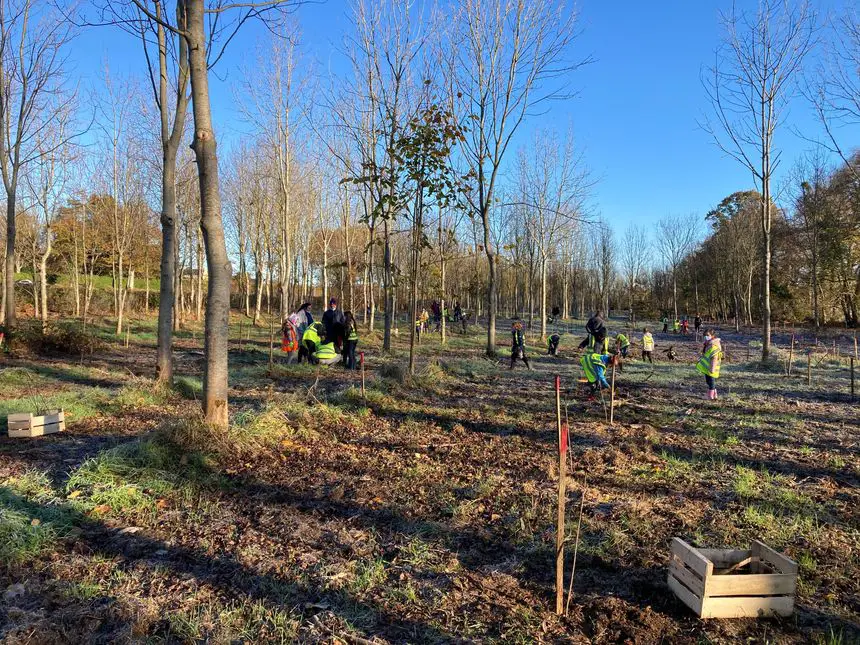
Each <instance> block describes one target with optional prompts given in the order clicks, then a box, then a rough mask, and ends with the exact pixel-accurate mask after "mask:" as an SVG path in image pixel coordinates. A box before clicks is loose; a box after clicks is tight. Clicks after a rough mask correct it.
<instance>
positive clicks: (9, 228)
mask: <svg viewBox="0 0 860 645" xmlns="http://www.w3.org/2000/svg"><path fill="white" fill-rule="evenodd" d="M15 215H16V213H15V190H14V188H13V189H12V190H11V191H8V190H7V191H6V282H5V285H6V291H5V292H4V295H5V296H6V302H5V307H4V309H3V311H4V313H5V325H6V328H7V329H9V328H12V327H14V326H15V323H16V322H17V321H16V319H15V236H16V228H15Z"/></svg>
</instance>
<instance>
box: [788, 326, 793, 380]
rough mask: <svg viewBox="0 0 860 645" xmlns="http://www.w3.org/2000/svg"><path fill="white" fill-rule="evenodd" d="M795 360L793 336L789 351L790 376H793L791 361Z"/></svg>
mask: <svg viewBox="0 0 860 645" xmlns="http://www.w3.org/2000/svg"><path fill="white" fill-rule="evenodd" d="M792 360H794V334H792V335H791V347H790V348H789V350H788V375H789V376H791V361H792Z"/></svg>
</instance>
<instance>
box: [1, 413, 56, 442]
mask: <svg viewBox="0 0 860 645" xmlns="http://www.w3.org/2000/svg"><path fill="white" fill-rule="evenodd" d="M7 422H8V425H9V436H10V437H13V438H22V437H41V436H42V435H45V434H51V433H53V432H62V431H63V430H65V429H66V417H65V413H64V412H63V411H62V410H54V411H52V412H46V413H45V414H41V415H38V414H33V413H32V412H20V413H17V414H10V415H9V417H8V419H7Z"/></svg>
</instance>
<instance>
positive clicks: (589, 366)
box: [579, 353, 621, 400]
mask: <svg viewBox="0 0 860 645" xmlns="http://www.w3.org/2000/svg"><path fill="white" fill-rule="evenodd" d="M579 363H580V365H582V371H583V372H585V379H586V380H587V381H588V387H589V391H590V394H591V396H590V397H589V400H594V397H595V395H597V394H599V393H600V391H601V390H608V389H609V387H610V386H609V381H607V380H606V370H607V369H608V368H610V367H612V366H613V365H615V366H616V367H620V366H621V357H620V356H618V355H617V354H597V353H586V354H585V356H583V357H582V358H580V359H579Z"/></svg>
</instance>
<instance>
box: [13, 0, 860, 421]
mask: <svg viewBox="0 0 860 645" xmlns="http://www.w3.org/2000/svg"><path fill="white" fill-rule="evenodd" d="M295 5H296V3H295V2H286V1H271V2H261V3H236V2H230V1H228V0H176V2H166V1H165V0H124V1H120V2H116V1H114V2H100V3H94V4H93V6H92V7H90V6H87V7H85V8H84V10H83V11H81V9H80V7H76V6H69V7H68V8H66V10H65V11H64V10H63V7H62V4H59V5H58V4H57V3H51V4H50V6H48V5H46V6H43V5H42V4H41V3H39V4H36V3H35V2H34V1H33V0H0V80H2V82H0V127H2V128H3V132H2V133H0V135H2V136H0V170H2V175H3V180H4V188H5V193H6V198H7V200H6V203H7V208H6V211H5V216H4V223H5V228H6V245H5V251H4V255H5V262H4V265H3V274H4V276H3V277H4V280H3V292H2V293H3V309H2V314H0V315H2V316H3V317H4V320H5V324H6V325H7V326H10V327H14V325H15V322H16V320H15V319H16V315H17V314H19V313H20V312H21V311H22V310H23V309H22V308H21V306H20V302H18V303H16V292H17V293H18V295H19V296H21V295H23V296H24V297H25V298H26V297H27V296H29V298H30V299H31V300H32V303H33V306H34V313H35V315H37V316H38V317H39V318H40V319H41V320H42V322H43V323H47V321H48V318H49V315H50V314H61V315H74V316H78V317H81V318H82V319H83V320H84V321H86V319H87V316H88V315H89V314H90V313H91V311H92V308H93V307H94V306H95V307H97V308H99V309H106V310H107V311H109V312H110V313H111V314H112V315H113V316H114V317H115V319H116V332H117V333H120V332H121V331H122V330H123V326H124V325H125V324H127V320H128V317H129V315H130V312H129V309H130V308H131V309H132V315H139V314H141V313H142V314H144V315H145V314H146V313H148V312H149V309H150V307H155V306H157V307H158V336H159V341H158V358H157V371H158V375H159V378H160V379H161V380H163V381H165V382H170V380H171V379H172V353H171V352H172V350H171V346H172V332H173V330H175V329H176V328H177V327H178V326H179V325H181V324H182V322H183V320H185V319H187V318H188V317H193V318H195V319H202V320H204V321H205V325H206V333H205V353H206V370H205V374H204V392H205V396H204V399H205V401H204V408H205V412H206V416H207V419H208V420H209V421H210V422H212V423H216V424H221V425H223V424H225V423H226V422H227V363H226V361H227V340H228V332H227V322H228V314H229V311H230V307H231V305H232V306H233V307H234V308H235V309H237V310H239V311H241V312H243V313H244V315H246V316H247V317H248V318H249V319H250V320H251V321H252V322H253V324H260V323H261V321H262V320H263V318H264V316H269V315H271V316H277V317H279V318H281V317H284V316H285V315H287V314H288V313H289V312H290V311H292V310H294V309H295V308H296V307H297V306H298V305H300V304H301V303H302V302H304V301H306V300H310V301H311V302H313V303H314V305H315V306H319V305H321V304H323V303H325V302H326V301H327V300H328V299H329V297H330V296H333V295H334V296H337V297H339V298H340V299H341V306H342V307H344V308H347V309H352V310H353V311H354V312H356V317H357V318H358V319H359V320H360V321H362V322H363V324H364V325H365V326H366V328H367V329H368V330H372V329H373V328H374V326H375V325H376V324H378V323H377V312H381V313H382V314H383V315H382V322H381V330H380V331H381V333H382V337H383V347H384V349H386V350H388V349H390V348H391V343H392V336H393V334H394V333H396V330H397V314H398V313H401V314H406V319H407V320H408V321H410V323H409V325H410V328H412V327H413V326H412V325H411V320H412V317H413V316H414V315H415V314H416V313H417V311H418V310H420V309H421V308H422V307H424V306H427V305H428V304H429V301H430V300H437V301H440V302H441V305H442V306H443V307H446V306H449V307H450V306H453V304H454V301H457V302H458V303H459V304H460V305H461V306H462V307H464V308H465V309H466V310H467V311H469V312H470V314H472V315H474V317H475V320H476V321H477V320H478V319H480V318H482V319H484V320H485V321H486V330H487V346H486V349H487V352H488V353H490V354H492V353H494V352H495V350H496V339H495V332H496V318H497V316H498V315H499V314H500V313H501V314H504V315H508V316H513V315H518V316H522V317H526V318H528V321H529V325H530V326H533V328H534V329H535V330H536V331H538V332H539V333H540V335H541V336H544V335H545V334H546V333H547V320H548V319H549V317H550V310H551V309H554V308H558V310H559V312H558V313H559V315H561V316H562V317H564V318H569V317H572V316H575V317H580V316H584V315H586V314H587V312H589V311H593V310H595V309H603V310H607V311H608V310H611V309H616V310H618V309H625V310H627V311H628V312H629V315H630V317H631V319H637V318H640V317H645V316H654V315H660V314H662V313H667V314H669V315H673V316H679V315H684V314H688V315H690V314H692V313H695V312H701V313H703V314H706V315H711V316H713V317H715V318H720V319H723V320H732V321H733V322H734V323H735V324H736V325H742V324H747V325H751V324H753V323H754V321H761V322H762V330H763V335H764V338H765V340H766V341H767V339H768V338H769V334H770V319H771V315H772V313H771V312H772V311H775V312H776V315H777V316H779V317H780V318H791V319H796V320H799V319H802V318H805V317H809V318H810V319H811V320H812V321H813V322H814V323H815V324H825V323H827V322H830V321H833V320H835V318H836V317H837V314H839V315H841V316H842V319H843V320H844V322H846V323H847V324H850V325H856V324H857V317H858V313H857V308H858V297H860V277H858V276H860V272H858V266H860V260H858V237H857V234H858V228H860V227H858V194H860V193H858V182H857V180H858V173H857V167H858V157H857V156H856V155H855V156H851V152H850V151H849V150H847V148H846V144H845V142H843V141H840V140H839V136H838V135H839V132H840V129H839V127H838V126H839V125H842V124H845V123H851V122H854V121H855V120H856V119H857V115H858V114H860V110H858V107H857V106H858V104H860V99H859V98H858V96H860V92H858V86H860V79H858V77H857V72H856V70H857V69H858V68H860V66H858V65H857V64H856V63H857V62H858V61H860V35H858V33H860V30H858V27H857V20H856V16H853V15H848V16H846V17H845V18H844V19H843V20H841V21H840V22H838V23H837V24H835V25H834V26H833V30H834V31H833V34H835V35H834V36H833V37H832V38H829V39H827V42H830V41H833V42H838V43H839V44H840V46H838V47H833V48H830V49H827V48H825V50H824V53H823V54H822V56H824V57H825V58H827V57H829V58H828V59H827V64H826V65H824V66H823V67H822V68H821V69H819V70H815V71H814V72H813V73H812V74H810V75H808V76H805V75H804V70H805V62H806V59H807V58H808V55H809V53H810V52H811V51H813V50H814V48H815V47H817V46H818V45H819V40H821V33H822V30H821V29H820V26H819V25H818V23H817V22H816V21H817V18H816V16H815V15H814V14H813V13H812V12H811V11H810V10H809V9H808V8H807V7H806V6H805V5H800V6H796V7H795V6H789V5H787V4H785V3H781V2H776V1H774V2H764V3H761V6H760V7H759V9H758V10H757V11H756V12H754V13H751V14H744V13H738V12H732V13H731V14H729V15H728V16H726V17H725V27H726V31H725V33H726V39H725V47H724V48H723V49H721V50H720V52H719V54H718V56H717V59H716V62H715V64H714V66H713V68H712V69H710V70H709V71H708V73H707V74H706V75H705V76H704V78H703V81H704V83H705V86H706V89H707V94H708V96H709V98H710V99H711V103H712V105H713V111H712V112H711V119H710V120H709V121H707V122H706V123H705V124H704V127H705V129H706V130H708V131H709V132H710V133H711V134H712V135H713V136H714V139H715V141H716V142H717V143H718V145H719V146H720V148H721V149H722V150H723V151H725V152H726V153H728V154H729V155H730V156H732V157H733V158H735V159H736V160H738V161H739V162H740V163H742V164H743V165H744V166H745V167H746V168H747V169H748V170H749V171H750V172H751V174H752V177H753V178H754V182H755V186H754V189H753V190H747V191H741V192H737V193H734V194H732V195H730V196H728V197H726V199H725V200H723V201H722V203H720V204H717V205H708V207H707V212H708V214H707V216H706V217H704V218H703V217H701V216H698V217H697V216H694V215H688V216H667V217H664V218H663V219H661V220H660V221H659V222H657V223H656V224H655V225H653V226H649V227H648V228H644V227H642V226H637V225H631V226H630V227H628V228H627V229H626V230H625V231H624V232H623V234H622V233H621V232H620V231H613V229H612V228H611V227H609V226H608V225H607V224H606V223H605V222H604V221H603V220H602V219H601V218H600V217H599V216H597V215H596V214H595V213H594V212H592V210H591V209H590V208H589V192H590V189H591V187H592V185H593V180H592V179H591V176H590V174H589V172H588V169H587V165H586V163H585V160H584V158H583V155H582V153H581V151H580V150H579V148H578V146H577V145H576V141H575V139H574V136H573V130H572V126H571V125H568V127H567V128H566V129H565V128H562V129H561V130H549V129H544V130H539V131H537V132H533V133H532V136H530V137H524V136H518V135H520V134H521V133H523V132H524V129H525V127H527V126H528V124H529V122H530V120H531V119H532V118H533V117H534V116H535V115H537V114H540V113H542V112H544V111H545V110H546V109H547V107H548V106H549V105H550V104H551V103H552V102H553V101H558V100H561V99H564V98H565V97H566V96H568V95H569V90H570V87H571V83H572V81H573V79H574V78H575V75H574V72H575V70H576V69H577V68H578V67H579V66H580V65H582V64H585V63H587V62H589V61H588V59H587V57H585V56H583V55H578V53H577V51H576V47H575V45H576V36H577V34H578V28H579V27H578V17H577V14H576V13H575V12H574V11H572V9H571V8H569V7H566V6H564V5H563V4H562V3H560V2H558V3H555V2H554V3H550V4H547V3H538V2H526V1H525V0H513V1H512V0H467V1H466V2H462V3H456V4H452V5H451V6H446V7H445V11H442V10H439V9H437V8H429V7H418V6H415V5H414V4H412V3H404V2H398V1H396V0H373V1H371V0H353V1H352V2H351V4H350V7H349V16H350V18H351V21H352V25H351V28H350V30H349V32H348V33H347V34H346V35H345V37H344V38H343V41H342V43H341V45H340V47H339V55H340V56H341V57H342V59H343V61H344V62H345V63H344V65H342V66H338V67H337V68H336V69H337V70H338V71H337V72H332V73H331V74H330V75H328V78H327V80H325V81H321V80H319V79H320V78H321V77H322V76H321V75H320V74H318V73H315V71H314V70H313V69H312V64H311V63H308V62H306V61H304V60H303V59H302V46H301V34H300V30H299V28H298V26H297V25H296V24H295V22H294V21H293V15H292V10H293V9H294V8H295ZM252 20H258V21H263V22H264V23H265V26H266V27H267V29H266V30H265V33H266V36H265V38H263V39H261V40H260V41H259V42H258V43H257V49H256V50H255V51H253V52H245V54H244V55H245V56H246V59H245V62H246V65H247V70H248V71H247V72H245V73H243V74H242V75H241V78H240V80H238V81H237V82H236V83H235V84H234V90H235V92H234V94H235V96H236V105H237V108H238V112H239V113H240V114H241V123H237V124H234V126H236V127H237V128H239V129H240V130H241V135H238V136H236V137H234V139H233V141H231V146H230V147H229V149H228V150H227V152H226V154H224V153H222V154H220V156H219V154H218V153H217V152H216V151H217V146H216V137H215V126H214V124H213V119H212V110H211V106H210V100H209V91H208V74H209V70H210V69H211V68H212V67H213V66H216V65H217V64H219V61H221V60H222V59H223V57H224V56H225V52H226V51H231V52H232V51H233V50H228V45H229V44H230V42H231V41H232V40H233V38H234V36H235V34H236V33H237V32H238V30H240V29H241V28H243V26H244V25H246V24H247V23H248V22H249V21H252ZM117 28H119V29H123V30H124V31H126V32H127V33H128V34H129V37H130V38H131V39H132V40H133V41H134V42H136V43H137V46H138V47H139V48H140V52H141V56H140V60H141V68H142V70H143V74H141V76H140V78H137V79H135V78H119V77H117V76H116V75H113V74H111V71H110V69H109V68H108V67H107V66H106V67H105V70H104V73H103V75H102V79H101V84H102V86H101V87H99V88H97V89H98V91H97V92H95V96H96V97H97V98H96V99H95V100H88V99H86V98H85V97H83V96H82V95H81V94H82V93H81V91H80V88H78V87H76V86H74V84H73V83H71V79H70V77H69V69H68V65H67V63H66V59H67V55H68V51H69V47H70V46H73V43H74V40H73V39H74V36H75V34H76V33H77V31H78V30H80V29H117ZM828 33H829V32H828ZM230 55H234V54H232V53H231V54H230ZM807 77H808V78H814V79H815V82H812V81H810V82H807V83H805V84H804V83H803V82H802V80H803V79H804V78H807ZM798 87H800V88H804V93H805V94H806V95H807V97H808V98H809V100H810V105H811V106H813V109H814V111H815V113H816V114H817V115H818V116H819V118H820V120H821V122H822V125H823V130H824V132H825V133H826V134H827V139H826V140H825V141H824V143H823V144H822V145H823V146H824V148H826V149H827V150H825V152H829V153H833V154H836V155H838V156H839V158H840V159H841V162H840V165H839V167H836V168H831V167H828V165H827V159H828V158H831V159H832V158H833V154H831V155H830V156H829V157H828V156H827V155H826V154H817V155H812V156H810V158H809V159H808V160H807V161H806V162H805V163H804V164H801V165H799V166H798V169H797V171H796V172H795V173H793V174H792V175H791V180H790V181H789V182H787V183H786V185H787V186H788V188H786V189H785V190H782V191H779V190H776V189H775V188H774V186H773V185H772V183H773V182H772V179H773V176H774V173H775V171H776V170H777V168H778V167H779V163H780V155H779V148H778V145H777V144H778V139H777V134H778V132H779V127H780V126H781V125H784V124H783V123H782V118H783V116H784V108H785V105H786V104H787V102H788V101H789V100H791V99H793V97H794V94H795V93H796V90H795V88H798ZM186 144H188V145H186ZM159 229H160V234H159ZM22 271H23V272H26V273H30V274H31V275H32V276H33V281H34V284H33V288H32V290H30V291H27V290H26V289H22V288H21V286H20V285H19V286H18V288H17V291H16V274H20V273H21V272H22ZM55 276H63V277H64V278H65V279H63V280H60V281H59V282H58V283H57V284H55V285H54V284H51V283H52V282H53V278H54V277H55ZM100 278H101V279H102V280H101V282H100V280H99V279H100ZM105 278H108V279H109V285H110V298H109V299H106V301H105V302H99V301H98V295H97V294H98V293H99V289H98V287H97V284H99V283H101V284H103V283H104V279H105ZM156 279H157V280H158V295H157V296H156V294H155V284H156V283H155V280H156ZM49 285H50V286H49ZM94 303H95V304H94ZM535 321H537V322H535ZM413 332H414V330H413ZM445 333H446V332H445V329H444V326H443V329H442V332H441V341H442V342H444V339H445ZM412 340H413V343H414V340H415V339H414V333H413V338H412ZM765 348H767V343H766V344H765ZM413 366H414V354H413V353H411V356H410V367H413Z"/></svg>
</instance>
